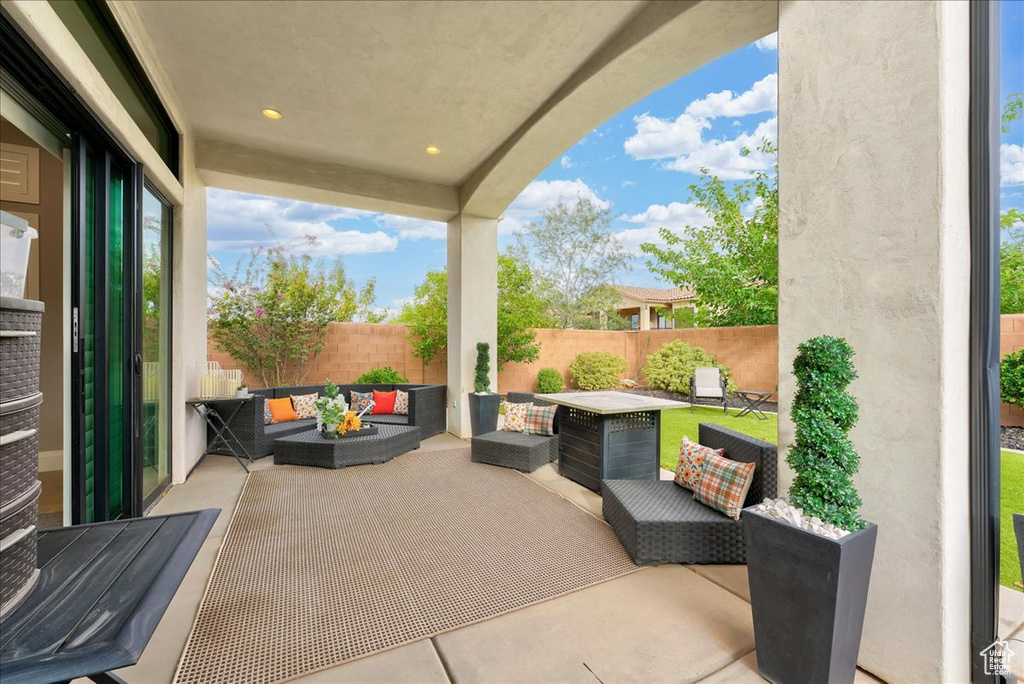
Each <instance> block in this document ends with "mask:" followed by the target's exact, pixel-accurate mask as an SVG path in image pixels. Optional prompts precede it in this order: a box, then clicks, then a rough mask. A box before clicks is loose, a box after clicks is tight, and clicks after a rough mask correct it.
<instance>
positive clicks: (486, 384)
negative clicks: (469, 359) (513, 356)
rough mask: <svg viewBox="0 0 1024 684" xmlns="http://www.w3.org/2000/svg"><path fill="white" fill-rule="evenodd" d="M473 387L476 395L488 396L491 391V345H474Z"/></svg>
mask: <svg viewBox="0 0 1024 684" xmlns="http://www.w3.org/2000/svg"><path fill="white" fill-rule="evenodd" d="M473 386H474V387H475V389H476V392H477V394H488V393H490V391H491V345H490V344H488V343H487V342H477V343H476V378H475V379H474V382H473Z"/></svg>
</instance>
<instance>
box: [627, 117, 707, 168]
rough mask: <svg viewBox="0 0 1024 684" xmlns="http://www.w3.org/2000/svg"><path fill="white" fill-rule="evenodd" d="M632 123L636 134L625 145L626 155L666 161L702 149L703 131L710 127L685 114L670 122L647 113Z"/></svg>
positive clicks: (697, 118)
mask: <svg viewBox="0 0 1024 684" xmlns="http://www.w3.org/2000/svg"><path fill="white" fill-rule="evenodd" d="M633 122H634V123H635V124H636V134H634V135H633V136H632V137H630V138H628V139H627V140H626V143H625V144H624V145H623V149H624V150H625V151H626V154H628V155H629V156H631V157H633V159H665V158H667V157H677V156H679V155H681V154H687V153H689V152H691V151H693V150H695V149H697V148H699V147H700V146H701V144H702V142H703V137H704V136H703V131H704V129H705V128H710V127H711V124H710V123H709V122H708V120H707V119H703V118H700V117H695V116H690V115H689V114H686V113H683V114H680V115H679V116H678V117H677V118H676V119H675V120H674V121H669V120H667V119H659V118H657V117H655V116H651V115H650V114H648V113H646V112H645V113H643V114H641V115H640V116H638V117H636V118H635V119H633Z"/></svg>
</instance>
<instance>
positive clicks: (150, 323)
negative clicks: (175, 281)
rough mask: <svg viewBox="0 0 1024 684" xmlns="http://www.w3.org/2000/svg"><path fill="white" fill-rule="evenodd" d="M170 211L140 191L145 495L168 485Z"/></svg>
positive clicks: (152, 195) (153, 195) (147, 497)
mask: <svg viewBox="0 0 1024 684" xmlns="http://www.w3.org/2000/svg"><path fill="white" fill-rule="evenodd" d="M170 230H171V210H170V207H169V206H168V204H167V203H166V202H164V201H163V199H161V198H160V197H159V196H158V195H157V194H156V193H155V192H153V190H152V189H150V188H149V187H145V188H144V190H143V193H142V497H143V500H144V501H145V502H146V503H147V504H148V503H149V502H150V501H151V499H152V498H153V497H154V495H156V494H159V492H161V491H163V489H164V488H165V487H166V486H167V483H168V481H169V479H170V464H169V459H168V446H169V445H168V439H167V437H168V427H169V421H170V415H169V409H170V405H169V403H168V398H169V397H168V393H169V385H168V377H169V375H168V372H169V368H170V340H169V332H170V325H169V323H170V321H169V319H166V320H165V314H166V313H167V312H168V311H170V288H169V287H167V276H168V274H169V273H170V270H169V265H170Z"/></svg>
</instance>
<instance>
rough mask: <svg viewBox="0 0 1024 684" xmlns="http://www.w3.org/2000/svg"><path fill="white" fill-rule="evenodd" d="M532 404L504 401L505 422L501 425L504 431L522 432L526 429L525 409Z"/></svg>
mask: <svg viewBox="0 0 1024 684" xmlns="http://www.w3.org/2000/svg"><path fill="white" fill-rule="evenodd" d="M531 406H533V404H510V403H509V402H507V401H506V402H505V424H504V425H503V426H502V427H501V429H502V430H505V431H506V432H522V431H523V430H524V429H526V410H527V409H528V408H530V407H531Z"/></svg>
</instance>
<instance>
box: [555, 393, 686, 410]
mask: <svg viewBox="0 0 1024 684" xmlns="http://www.w3.org/2000/svg"><path fill="white" fill-rule="evenodd" d="M536 397H537V398H538V399H542V400H544V401H550V402H551V403H553V404H559V405H561V406H568V407H570V408H577V409H582V410H584V411H590V412H591V413H597V414H599V415H613V414H616V413H632V412H633V411H661V410H663V409H677V408H686V407H687V406H689V404H687V403H685V402H682V401H672V400H671V399H659V398H657V397H648V396H644V395H643V394H630V393H629V392H614V391H610V392H559V393H558V394H538V395H536Z"/></svg>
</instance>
